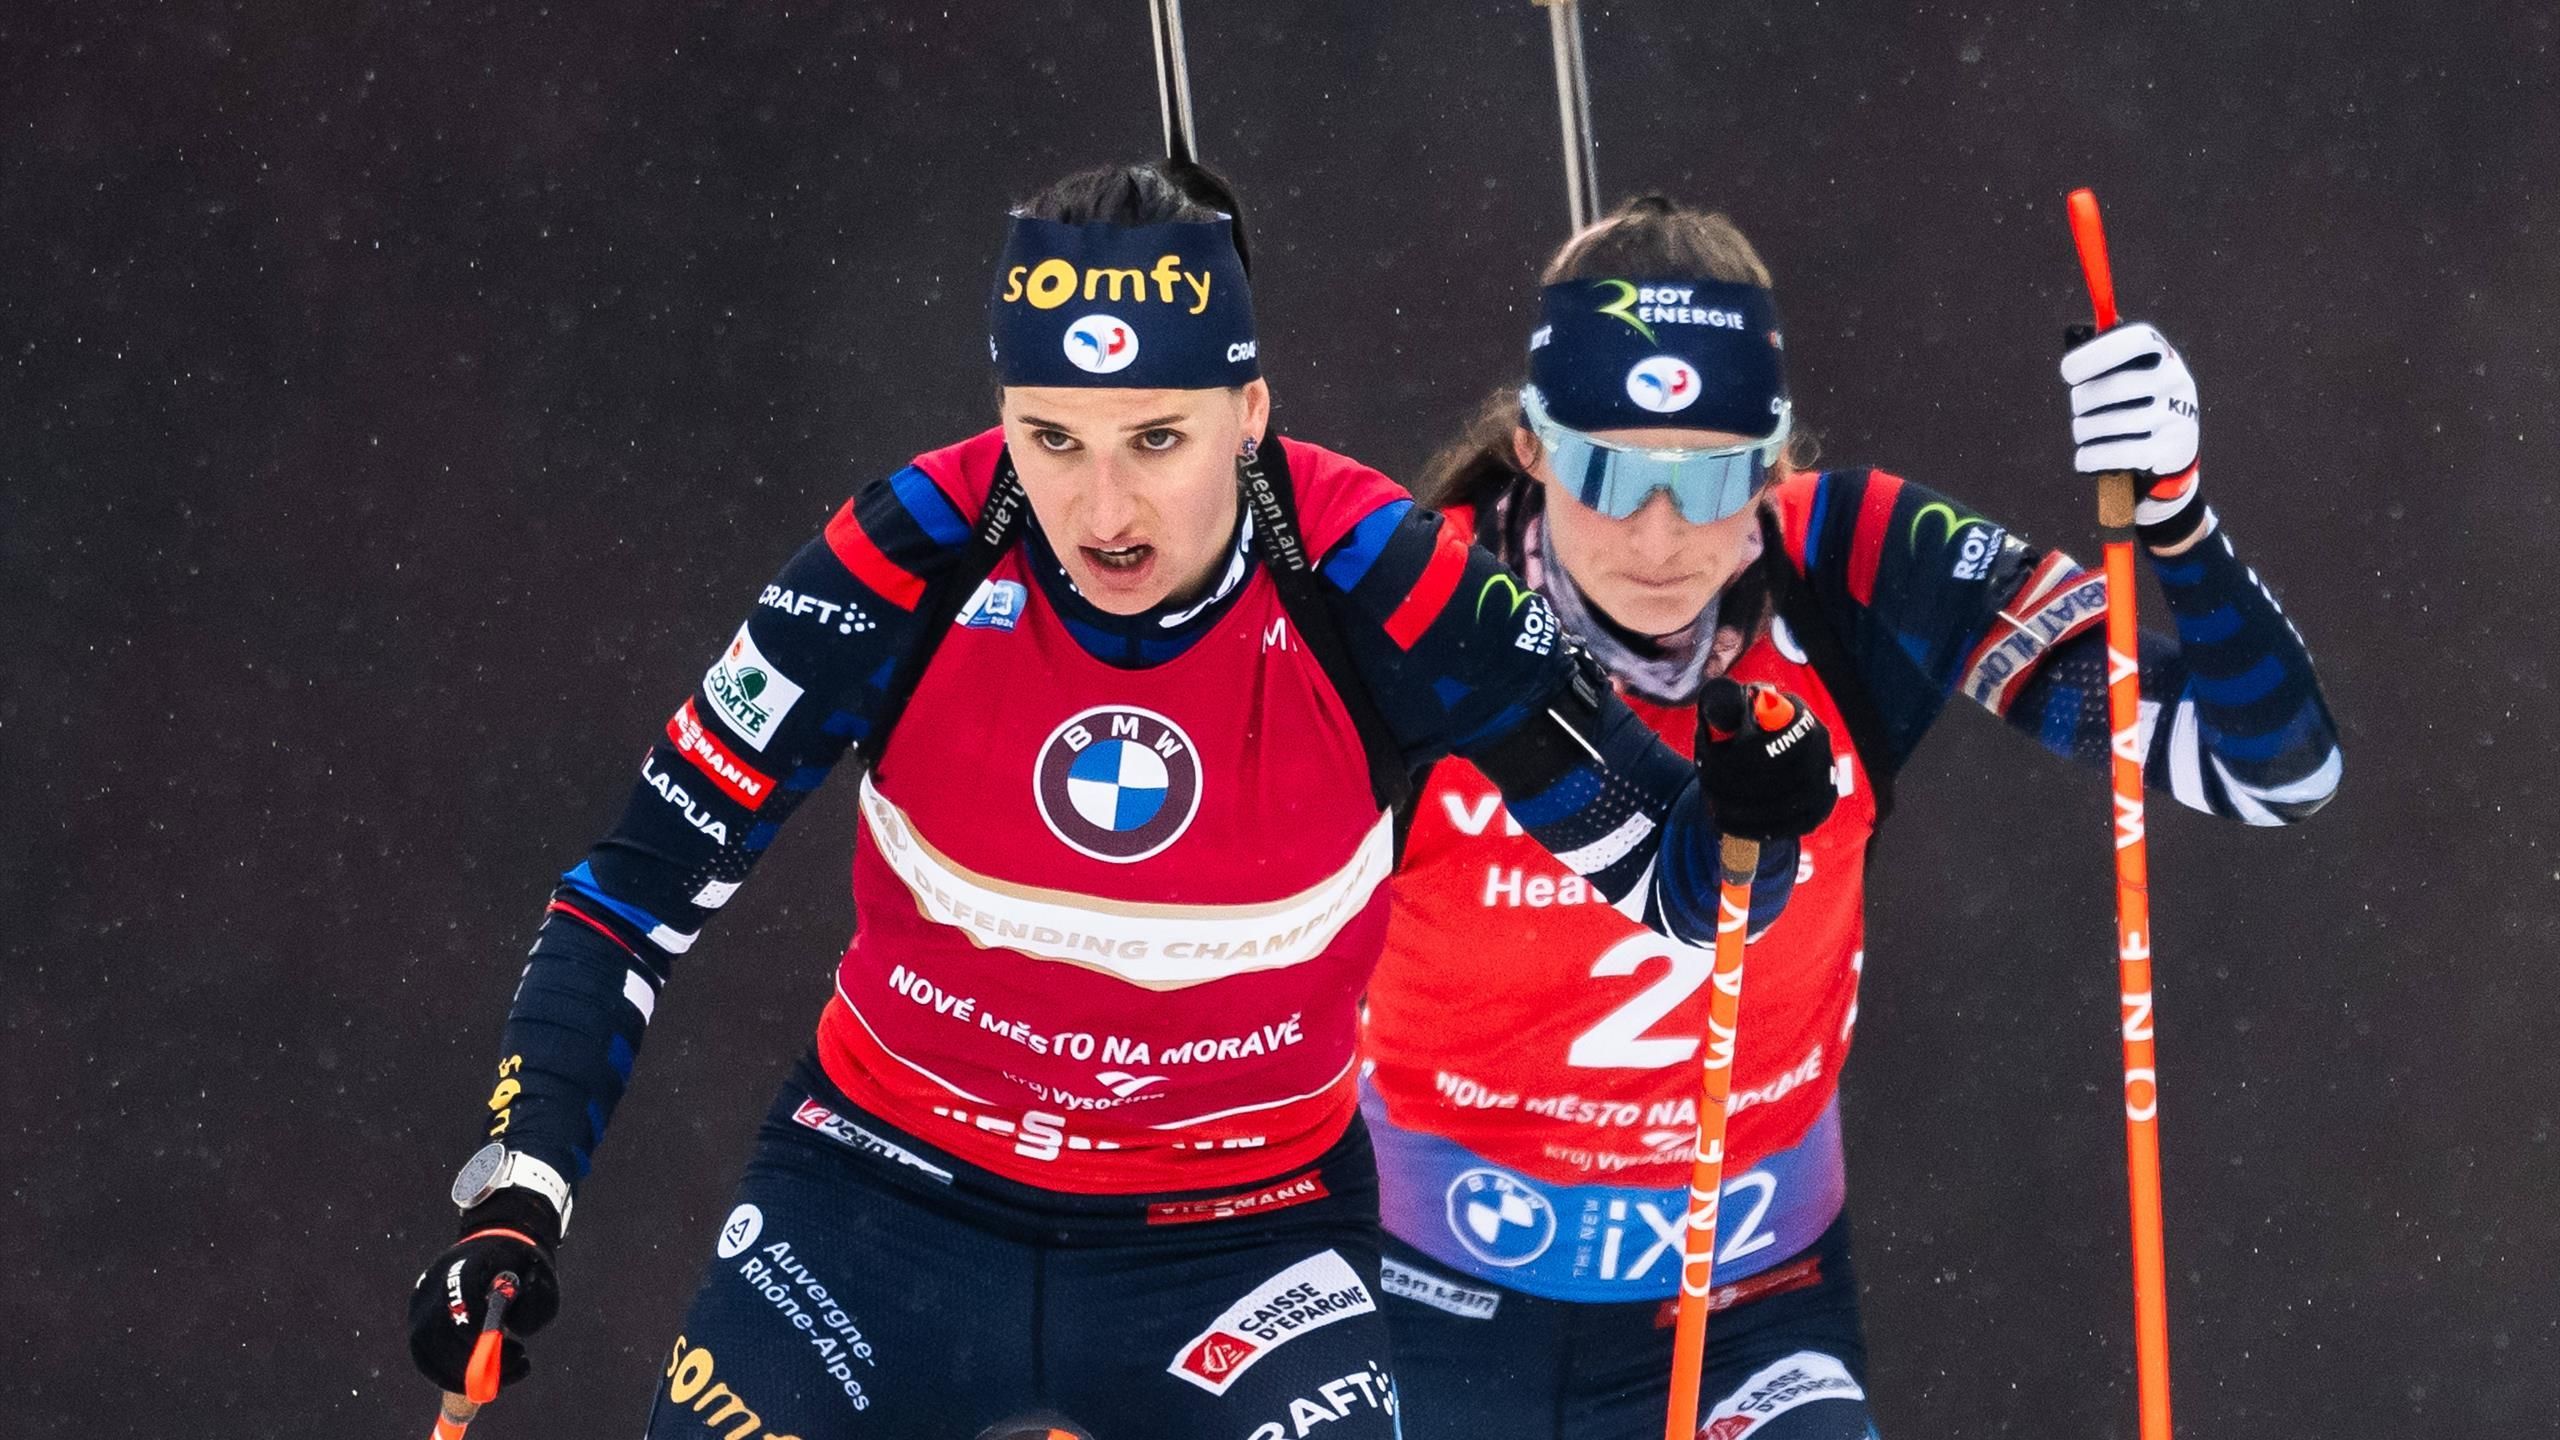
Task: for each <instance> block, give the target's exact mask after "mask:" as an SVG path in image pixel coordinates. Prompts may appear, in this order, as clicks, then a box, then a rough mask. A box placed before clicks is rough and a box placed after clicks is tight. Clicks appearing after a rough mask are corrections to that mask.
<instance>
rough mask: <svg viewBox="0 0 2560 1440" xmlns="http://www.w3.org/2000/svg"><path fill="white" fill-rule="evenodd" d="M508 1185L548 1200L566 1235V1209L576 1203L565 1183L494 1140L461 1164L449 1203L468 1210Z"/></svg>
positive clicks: (557, 1174)
mask: <svg viewBox="0 0 2560 1440" xmlns="http://www.w3.org/2000/svg"><path fill="white" fill-rule="evenodd" d="M511 1185H520V1186H522V1187H524V1188H525V1189H527V1190H530V1191H532V1192H533V1193H534V1194H536V1195H539V1196H541V1197H542V1198H543V1199H545V1200H548V1201H550V1202H551V1208H552V1210H553V1211H554V1212H556V1213H557V1214H558V1215H559V1216H560V1233H561V1234H562V1235H563V1236H565V1235H567V1234H568V1233H569V1207H570V1206H571V1205H573V1204H575V1203H576V1199H575V1197H574V1196H572V1195H571V1194H570V1193H569V1182H568V1181H566V1180H564V1179H562V1178H561V1177H560V1172H559V1171H557V1170H554V1169H552V1168H551V1167H550V1166H549V1165H546V1164H544V1163H543V1162H542V1161H540V1160H536V1159H535V1158H533V1157H532V1156H530V1155H527V1154H526V1153H524V1152H523V1151H521V1150H510V1149H508V1148H507V1147H506V1146H505V1145H503V1144H501V1143H500V1142H498V1141H495V1140H492V1141H490V1142H489V1143H488V1144H486V1145H483V1146H481V1147H480V1148H479V1149H477V1150H475V1151H473V1152H472V1153H471V1158H470V1159H468V1160H465V1161H463V1162H462V1173H461V1174H459V1175H456V1176H454V1177H453V1203H454V1204H455V1205H456V1206H458V1207H460V1208H461V1209H464V1210H468V1209H470V1208H471V1207H472V1206H474V1205H478V1204H480V1203H482V1202H483V1201H486V1200H487V1199H489V1197H491V1196H493V1195H495V1194H497V1193H498V1192H499V1191H501V1190H504V1189H506V1188H507V1187H509V1186H511Z"/></svg>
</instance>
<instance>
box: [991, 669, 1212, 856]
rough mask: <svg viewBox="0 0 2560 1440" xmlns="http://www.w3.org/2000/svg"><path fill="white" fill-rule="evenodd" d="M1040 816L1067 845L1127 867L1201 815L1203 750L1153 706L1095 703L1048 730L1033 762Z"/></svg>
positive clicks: (1178, 835) (1177, 835)
mask: <svg viewBox="0 0 2560 1440" xmlns="http://www.w3.org/2000/svg"><path fill="white" fill-rule="evenodd" d="M1032 771H1033V773H1032V780H1031V787H1032V794H1033V796H1034V798H1035V799H1036V800H1037V801H1038V802H1039V806H1040V818H1041V819H1042V820H1045V821H1047V822H1048V825H1049V831H1050V833H1051V834H1053V835H1056V836H1057V837H1058V838H1059V839H1060V840H1062V841H1065V842H1066V844H1067V846H1068V847H1069V848H1070V849H1073V850H1075V851H1077V852H1079V853H1081V854H1085V855H1090V856H1092V857H1093V858H1094V859H1096V860H1109V861H1112V862H1114V863H1119V864H1126V863H1128V862H1130V861H1135V860H1144V859H1146V858H1147V857H1148V856H1150V855H1153V854H1156V853H1157V852H1158V851H1161V850H1163V849H1164V848H1165V847H1166V846H1168V845H1170V844H1172V843H1173V842H1174V841H1175V840H1177V839H1179V838H1181V836H1182V832H1183V831H1185V830H1187V829H1189V828H1190V827H1191V818H1192V817H1193V816H1194V815H1197V814H1198V813H1199V812H1200V753H1199V751H1198V750H1197V749H1195V748H1194V747H1193V746H1192V744H1191V737H1190V736H1189V735H1186V734H1184V733H1183V731H1182V727H1181V726H1179V725H1176V724H1174V723H1173V722H1172V721H1171V720H1169V719H1167V718H1165V717H1164V716H1162V715H1159V714H1157V713H1156V712H1154V711H1152V710H1141V709H1139V708H1137V707H1136V706H1130V705H1097V706H1095V707H1094V708H1093V709H1090V710H1086V711H1084V712H1082V713H1081V714H1078V715H1076V716H1074V717H1072V718H1070V719H1069V720H1068V721H1067V722H1066V723H1065V724H1062V725H1060V726H1059V727H1058V728H1057V729H1056V730H1054V731H1051V732H1050V735H1049V738H1048V740H1047V741H1046V742H1045V743H1044V744H1042V745H1041V747H1040V755H1039V759H1038V760H1037V761H1035V762H1034V764H1033V767H1032Z"/></svg>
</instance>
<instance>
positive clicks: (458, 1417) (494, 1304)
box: [431, 1270, 516, 1440]
mask: <svg viewBox="0 0 2560 1440" xmlns="http://www.w3.org/2000/svg"><path fill="white" fill-rule="evenodd" d="M515 1298H516V1274H515V1272H514V1271H512V1270H501V1271H499V1272H498V1273H497V1275H496V1277H495V1278H493V1279H491V1280H490V1281H489V1306H488V1314H487V1316H486V1317H485V1318H483V1319H482V1320H481V1322H480V1338H479V1339H478V1340H476V1341H473V1342H472V1345H471V1369H470V1372H469V1373H468V1374H467V1375H466V1376H465V1377H464V1380H463V1387H462V1393H461V1394H459V1395H457V1394H455V1393H453V1392H452V1391H450V1390H447V1391H446V1392H444V1403H443V1404H442V1405H440V1406H438V1407H437V1410H436V1428H435V1433H434V1434H433V1436H432V1437H431V1440H462V1432H463V1431H465V1430H468V1429H470V1428H471V1422H472V1421H473V1420H474V1419H476V1418H478V1417H479V1414H480V1407H481V1406H483V1405H486V1404H488V1403H489V1402H490V1401H492V1400H495V1399H497V1398H498V1354H499V1350H500V1347H501V1346H503V1345H504V1344H505V1343H506V1342H505V1331H504V1330H503V1329H502V1328H501V1326H502V1325H503V1324H504V1322H505V1320H506V1318H507V1306H509V1305H511V1304H513V1303H514V1302H515Z"/></svg>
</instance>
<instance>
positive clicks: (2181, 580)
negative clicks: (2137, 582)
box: [2151, 555, 2204, 590]
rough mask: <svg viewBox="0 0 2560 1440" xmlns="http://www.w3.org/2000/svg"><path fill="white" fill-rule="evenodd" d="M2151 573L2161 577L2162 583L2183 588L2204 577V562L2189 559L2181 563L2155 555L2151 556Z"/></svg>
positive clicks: (2175, 587) (2174, 587)
mask: <svg viewBox="0 0 2560 1440" xmlns="http://www.w3.org/2000/svg"><path fill="white" fill-rule="evenodd" d="M2151 573H2152V574H2154V575H2157V576H2159V577H2160V583H2161V584H2162V585H2164V586H2168V587H2171V588H2173V589H2179V590H2183V589H2186V588H2187V587H2188V586H2190V585H2193V584H2195V583H2196V582H2197V581H2198V580H2201V579H2203V578H2204V562H2203V561H2202V560H2189V561H2186V562H2184V563H2180V562H2178V561H2175V560H2163V559H2161V558H2160V557H2159V556H2157V555H2154V556H2152V557H2151Z"/></svg>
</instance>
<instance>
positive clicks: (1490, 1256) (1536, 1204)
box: [1449, 1166, 1556, 1269]
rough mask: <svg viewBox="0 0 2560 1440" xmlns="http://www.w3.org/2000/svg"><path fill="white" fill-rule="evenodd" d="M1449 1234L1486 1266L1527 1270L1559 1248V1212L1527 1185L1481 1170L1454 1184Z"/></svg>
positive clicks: (1469, 1171) (1516, 1177)
mask: <svg viewBox="0 0 2560 1440" xmlns="http://www.w3.org/2000/svg"><path fill="white" fill-rule="evenodd" d="M1449 1233H1450V1234H1452V1235H1455V1236H1457V1237H1458V1243H1459V1244H1460V1245H1463V1246H1465V1247H1466V1249H1467V1253H1468V1254H1470V1255H1473V1256H1474V1257H1476V1258H1477V1259H1479V1260H1481V1261H1483V1262H1484V1263H1486V1264H1487V1265H1499V1266H1502V1267H1503V1268H1505V1269H1509V1268H1511V1267H1513V1266H1516V1265H1526V1264H1528V1263H1529V1262H1530V1261H1532V1260H1535V1259H1537V1258H1538V1257H1539V1256H1541V1255H1544V1254H1546V1253H1547V1247H1548V1246H1549V1245H1552V1244H1554V1243H1555V1238H1556V1207H1555V1206H1554V1205H1552V1204H1550V1203H1548V1201H1547V1197H1546V1196H1544V1195H1541V1194H1539V1193H1538V1191H1537V1190H1536V1189H1535V1188H1534V1187H1533V1186H1531V1185H1530V1184H1529V1182H1528V1181H1526V1180H1523V1179H1521V1178H1519V1177H1518V1176H1516V1175H1511V1174H1507V1173H1505V1172H1503V1171H1500V1170H1488V1169H1484V1168H1483V1167H1481V1166H1480V1167H1478V1168H1476V1169H1473V1170H1468V1171H1465V1172H1463V1173H1461V1174H1460V1175H1459V1176H1458V1178H1457V1179H1455V1180H1452V1181H1450V1182H1449Z"/></svg>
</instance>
